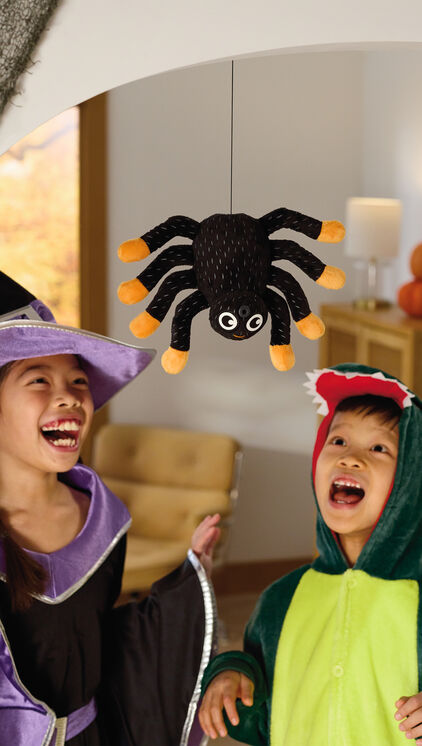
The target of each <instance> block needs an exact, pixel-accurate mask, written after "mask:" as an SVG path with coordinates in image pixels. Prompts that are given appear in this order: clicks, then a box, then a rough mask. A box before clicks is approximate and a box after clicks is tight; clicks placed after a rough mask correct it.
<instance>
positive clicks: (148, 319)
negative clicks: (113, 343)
mask: <svg viewBox="0 0 422 746" xmlns="http://www.w3.org/2000/svg"><path fill="white" fill-rule="evenodd" d="M159 326H160V322H159V321H157V319H154V316H151V314H150V313H148V311H143V312H142V313H140V314H139V316H136V318H134V319H133V321H131V322H130V324H129V329H130V331H131V332H132V334H134V335H135V337H140V338H141V339H143V338H144V337H149V335H150V334H153V333H154V332H155V331H156V330H157V329H158V327H159Z"/></svg>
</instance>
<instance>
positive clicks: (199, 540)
mask: <svg viewBox="0 0 422 746" xmlns="http://www.w3.org/2000/svg"><path fill="white" fill-rule="evenodd" d="M219 520H220V515H219V513H215V514H214V515H207V517H206V518H204V520H203V521H201V523H200V524H199V526H197V527H196V529H195V531H194V532H193V534H192V541H191V549H192V551H193V552H195V554H196V556H197V557H198V559H199V561H200V562H201V564H202V565H203V567H204V568H205V570H206V572H207V575H208V576H210V575H211V570H212V555H213V552H214V547H215V545H216V543H217V541H218V539H219V538H220V533H221V531H220V529H219V528H218V526H217V523H218V522H219Z"/></svg>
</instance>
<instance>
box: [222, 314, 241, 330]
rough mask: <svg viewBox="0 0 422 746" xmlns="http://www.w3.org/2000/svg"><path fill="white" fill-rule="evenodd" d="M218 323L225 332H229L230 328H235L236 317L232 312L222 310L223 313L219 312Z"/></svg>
mask: <svg viewBox="0 0 422 746" xmlns="http://www.w3.org/2000/svg"><path fill="white" fill-rule="evenodd" d="M218 323H219V324H220V326H222V327H223V329H225V330H226V331H227V332H231V331H232V329H235V328H236V326H237V318H236V316H235V315H234V314H233V313H229V311H223V313H220V315H219V317H218Z"/></svg>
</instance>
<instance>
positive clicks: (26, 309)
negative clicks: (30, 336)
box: [0, 306, 43, 323]
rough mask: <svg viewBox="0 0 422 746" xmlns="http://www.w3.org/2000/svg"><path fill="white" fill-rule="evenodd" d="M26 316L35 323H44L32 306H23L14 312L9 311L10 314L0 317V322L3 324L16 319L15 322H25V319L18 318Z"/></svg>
mask: <svg viewBox="0 0 422 746" xmlns="http://www.w3.org/2000/svg"><path fill="white" fill-rule="evenodd" d="M23 314H25V316H27V317H28V319H33V320H34V321H42V320H43V319H42V318H41V316H40V315H39V313H37V312H36V310H35V308H33V307H32V306H21V308H15V310H14V311H9V313H4V314H3V315H2V316H0V322H1V323H3V321H7V320H8V319H15V321H23V319H17V318H16V316H21V315H23Z"/></svg>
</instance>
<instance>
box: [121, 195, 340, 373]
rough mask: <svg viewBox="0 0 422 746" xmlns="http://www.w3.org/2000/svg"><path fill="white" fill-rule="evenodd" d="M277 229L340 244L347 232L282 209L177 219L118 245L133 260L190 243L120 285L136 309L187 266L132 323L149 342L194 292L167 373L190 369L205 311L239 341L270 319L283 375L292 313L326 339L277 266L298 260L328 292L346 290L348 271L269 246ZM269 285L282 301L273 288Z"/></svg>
mask: <svg viewBox="0 0 422 746" xmlns="http://www.w3.org/2000/svg"><path fill="white" fill-rule="evenodd" d="M279 228H290V229H292V230H296V231H300V232H302V233H304V234H306V235H307V236H309V237H310V238H314V239H317V240H323V241H328V242H335V241H340V240H341V239H342V238H343V236H344V228H343V226H342V224H341V223H339V222H338V221H324V222H322V221H320V220H316V219H314V218H310V217H307V216H305V215H302V214H301V213H298V212H295V211H293V210H288V209H287V208H279V209H278V210H274V211H272V212H270V213H268V214H267V215H264V216H263V217H261V218H253V217H251V216H250V215H246V214H243V213H239V214H235V215H223V214H217V215H211V216H210V217H208V218H206V219H205V220H203V221H202V222H201V223H198V222H197V221H195V220H192V219H191V218H187V217H184V216H175V217H172V218H169V219H168V220H166V221H165V222H164V223H161V224H160V225H159V226H157V227H156V228H153V229H152V230H151V231H149V232H148V233H145V234H144V235H143V236H142V237H141V238H139V239H133V240H130V241H126V242H125V243H123V244H122V245H121V246H120V248H119V256H120V258H121V259H122V260H123V261H135V260H138V259H143V258H145V257H146V256H148V255H149V254H150V253H152V252H154V251H156V250H157V249H158V248H160V247H161V246H163V244H164V243H166V242H167V241H169V240H170V239H172V238H174V237H175V236H177V235H182V236H185V237H187V238H191V239H192V244H191V245H186V244H183V245H171V246H169V247H168V248H166V249H164V250H163V251H162V252H161V253H160V254H159V255H158V256H157V258H156V259H154V260H153V261H151V262H150V264H149V265H148V267H147V268H146V269H144V270H143V271H142V272H141V273H140V274H139V275H138V276H137V277H136V278H135V279H134V280H130V281H128V282H124V283H122V284H121V285H120V287H119V291H118V294H119V298H120V300H122V301H123V302H124V303H136V302H138V301H139V300H142V299H143V298H145V297H146V296H147V295H148V293H149V292H150V291H151V290H152V289H153V288H154V287H155V285H156V284H157V283H158V282H159V280H161V279H162V278H163V277H164V275H165V274H166V273H167V272H168V271H169V270H170V269H172V268H174V267H176V266H183V265H187V266H188V267H189V268H188V269H183V270H179V271H174V272H171V273H170V274H168V275H167V277H165V279H164V280H163V282H162V283H161V285H160V287H159V289H158V291H157V293H156V294H155V296H154V298H153V299H152V301H151V302H150V303H149V305H148V307H147V309H146V311H144V312H143V313H141V314H140V315H139V316H138V317H136V318H135V319H134V320H133V321H132V322H131V325H130V328H131V330H132V332H133V333H134V334H135V336H137V337H146V336H148V335H149V334H151V333H152V332H154V331H155V330H156V329H157V328H158V326H159V325H160V323H161V321H162V320H163V319H164V317H165V315H166V314H167V312H168V311H169V309H170V306H171V304H172V302H173V300H174V299H175V297H176V295H177V293H178V292H179V291H181V290H184V289H187V288H193V289H194V292H193V293H192V294H191V295H189V296H187V297H186V298H185V299H184V300H183V301H181V302H180V303H179V304H178V305H177V307H176V310H175V314H174V318H173V323H172V334H171V346H170V348H169V349H168V350H167V351H166V352H165V353H164V355H163V357H162V365H163V367H164V369H165V370H166V371H167V372H168V373H178V372H180V370H182V369H183V367H184V365H185V364H186V361H187V357H188V351H189V345H190V329H191V323H192V319H193V318H194V316H195V315H196V314H197V313H199V312H200V311H202V310H204V309H206V308H209V320H210V325H211V326H212V328H213V329H214V330H215V331H216V332H218V333H219V334H221V335H222V336H224V337H226V338H227V339H233V340H235V341H240V340H244V339H247V338H249V337H251V336H253V335H254V334H256V333H257V332H258V331H259V330H260V329H261V328H262V327H263V326H264V324H265V322H266V320H267V317H268V315H270V317H271V341H270V355H271V360H272V362H273V365H274V366H275V367H276V368H277V369H278V370H288V369H289V368H291V367H292V365H293V364H294V354H293V350H292V348H291V345H290V313H291V315H292V317H293V320H294V321H295V323H296V326H297V328H298V329H299V331H300V332H301V333H302V334H304V335H305V336H306V337H308V338H310V339H316V338H318V337H319V336H321V334H323V332H324V325H323V323H322V321H321V320H320V319H318V317H317V316H315V315H314V314H313V313H311V310H310V308H309V304H308V301H307V299H306V296H305V294H304V292H303V290H302V288H301V286H300V285H299V283H298V282H297V280H296V279H295V278H294V277H293V276H292V275H290V274H289V273H288V272H286V271H285V270H283V269H281V268H279V267H277V266H275V265H274V262H276V261H278V260H282V259H284V260H287V261H290V262H293V263H294V264H296V265H297V266H299V267H300V268H301V269H302V270H303V271H304V272H305V273H306V274H307V275H308V276H309V277H311V279H313V280H314V281H316V282H317V283H318V284H320V285H322V286H323V287H331V288H339V287H342V285H343V284H344V273H343V272H342V270H340V269H338V268H336V267H330V266H326V265H325V264H324V263H323V262H321V261H320V259H318V258H317V257H316V256H314V254H312V253H311V252H309V251H307V250H306V249H304V248H303V247H301V246H299V245H298V244H297V243H295V242H294V241H289V240H271V239H270V238H269V235H270V234H271V233H273V232H274V231H276V230H278V229H279ZM270 285H271V286H273V287H274V288H276V290H279V291H280V292H281V293H282V294H283V296H284V298H283V297H282V296H281V295H280V294H279V293H277V292H275V291H274V290H272V289H270V287H269V286H270ZM289 309H290V313H289Z"/></svg>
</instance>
